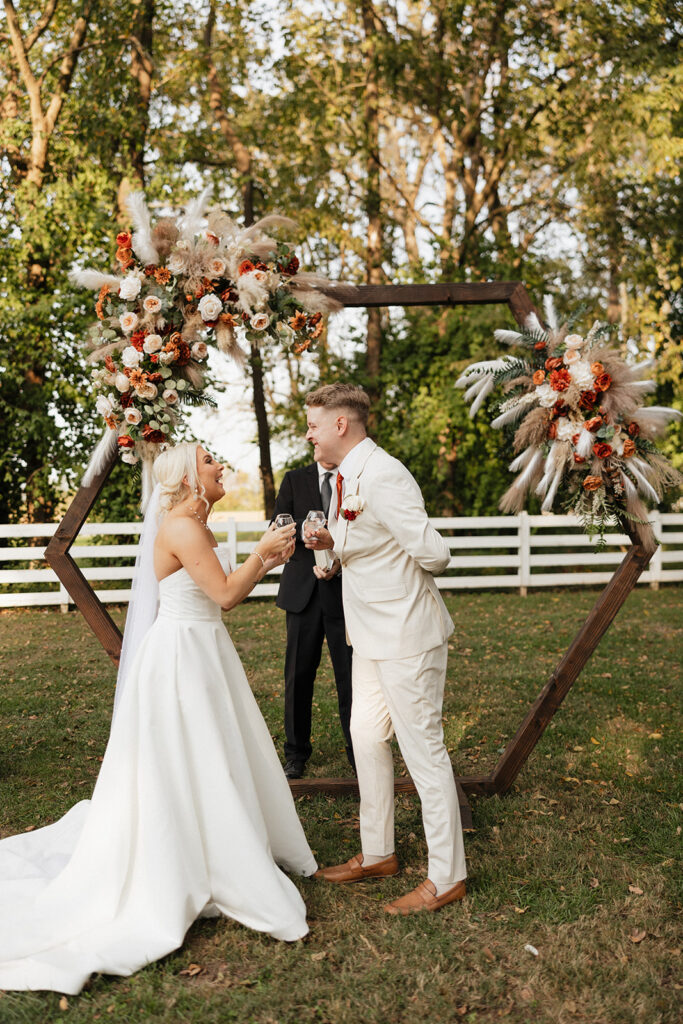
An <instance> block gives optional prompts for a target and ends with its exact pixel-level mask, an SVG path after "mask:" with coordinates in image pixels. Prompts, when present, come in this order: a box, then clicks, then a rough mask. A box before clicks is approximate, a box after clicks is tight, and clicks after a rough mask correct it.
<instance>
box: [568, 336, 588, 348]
mask: <svg viewBox="0 0 683 1024" xmlns="http://www.w3.org/2000/svg"><path fill="white" fill-rule="evenodd" d="M564 343H565V345H566V346H567V348H574V349H576V348H581V346H582V345H583V344H584V339H583V338H582V337H581V335H580V334H568V335H567V337H566V338H565V339H564Z"/></svg>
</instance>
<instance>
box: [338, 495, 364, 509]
mask: <svg viewBox="0 0 683 1024" xmlns="http://www.w3.org/2000/svg"><path fill="white" fill-rule="evenodd" d="M342 508H345V509H346V510H347V511H348V512H362V511H363V508H364V504H363V499H362V498H361V496H360V494H349V495H348V496H347V497H346V498H344V500H343V501H342Z"/></svg>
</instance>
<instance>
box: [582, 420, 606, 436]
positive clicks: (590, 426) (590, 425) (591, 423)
mask: <svg viewBox="0 0 683 1024" xmlns="http://www.w3.org/2000/svg"><path fill="white" fill-rule="evenodd" d="M601 426H602V416H593V418H592V419H590V420H586V422H585V423H584V428H585V429H586V430H589V431H590V432H591V433H592V434H594V433H595V431H596V430H598V429H599V428H600V427H601Z"/></svg>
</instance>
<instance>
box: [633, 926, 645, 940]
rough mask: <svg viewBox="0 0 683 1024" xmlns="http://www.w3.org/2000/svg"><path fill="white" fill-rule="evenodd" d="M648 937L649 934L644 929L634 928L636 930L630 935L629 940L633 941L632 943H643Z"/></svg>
mask: <svg viewBox="0 0 683 1024" xmlns="http://www.w3.org/2000/svg"><path fill="white" fill-rule="evenodd" d="M646 935H647V932H646V931H645V929H644V928H634V930H633V931H632V932H631V934H630V935H629V939H630V940H631V942H642V941H643V939H644V938H645V936H646Z"/></svg>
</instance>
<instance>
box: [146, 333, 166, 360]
mask: <svg viewBox="0 0 683 1024" xmlns="http://www.w3.org/2000/svg"><path fill="white" fill-rule="evenodd" d="M162 345H163V341H162V339H161V337H160V335H158V334H148V335H147V337H146V338H145V340H144V342H143V343H142V350H143V352H146V353H147V355H148V356H149V355H151V354H152V352H158V351H159V349H160V348H161V346H162Z"/></svg>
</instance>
